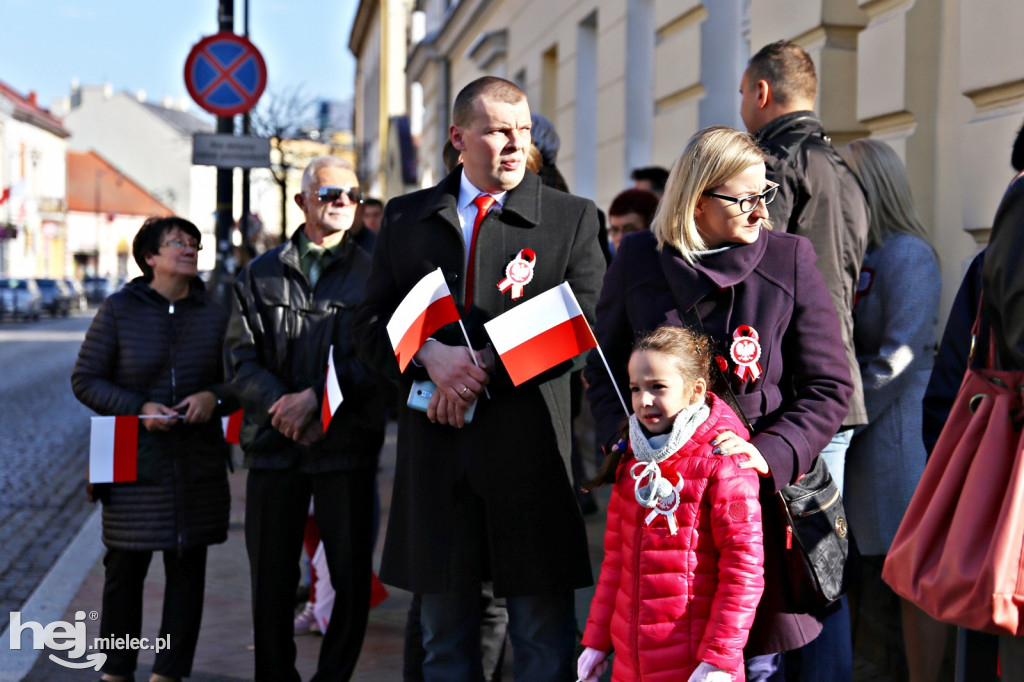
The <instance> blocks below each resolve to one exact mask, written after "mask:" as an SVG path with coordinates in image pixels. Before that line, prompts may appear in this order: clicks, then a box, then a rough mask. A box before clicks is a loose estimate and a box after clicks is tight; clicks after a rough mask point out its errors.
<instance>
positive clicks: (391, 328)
mask: <svg viewBox="0 0 1024 682" xmlns="http://www.w3.org/2000/svg"><path fill="white" fill-rule="evenodd" d="M458 320H459V309H458V308H457V307H456V306H455V300H454V299H453V298H452V292H451V291H450V290H449V289H448V283H447V282H446V281H445V279H444V273H443V272H441V268H438V269H437V270H434V271H433V272H431V273H430V274H428V275H427V276H425V277H424V278H423V279H421V280H420V281H419V282H417V283H416V286H414V287H413V288H412V289H410V290H409V293H408V294H406V295H405V298H403V299H402V302H401V303H399V304H398V307H397V308H396V309H395V312H394V314H393V315H392V316H391V320H390V321H389V322H388V324H387V330H388V337H389V338H390V339H391V346H392V347H393V348H394V349H395V359H396V360H398V368H399V369H400V370H401V371H403V372H404V371H405V368H406V367H408V366H409V363H410V362H411V361H412V358H413V356H414V355H416V351H418V350H419V349H420V346H422V345H423V343H424V342H425V341H426V340H427V339H428V338H430V336H431V335H432V334H433V333H434V332H436V331H437V330H438V329H440V328H441V327H443V326H445V325H446V324H450V323H452V322H457V321H458Z"/></svg>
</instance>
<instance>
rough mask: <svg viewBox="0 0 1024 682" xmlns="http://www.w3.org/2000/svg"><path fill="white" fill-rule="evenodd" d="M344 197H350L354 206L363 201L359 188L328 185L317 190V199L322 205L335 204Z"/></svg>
mask: <svg viewBox="0 0 1024 682" xmlns="http://www.w3.org/2000/svg"><path fill="white" fill-rule="evenodd" d="M342 195H345V196H346V197H348V200H349V201H350V202H351V203H353V204H358V203H361V202H362V201H363V194H362V192H360V191H359V188H358V187H334V186H332V185H327V186H325V187H321V188H320V189H319V190H317V193H316V198H317V200H318V201H319V202H320V203H321V204H333V203H334V202H335V201H337V200H338V199H340V198H341V196H342Z"/></svg>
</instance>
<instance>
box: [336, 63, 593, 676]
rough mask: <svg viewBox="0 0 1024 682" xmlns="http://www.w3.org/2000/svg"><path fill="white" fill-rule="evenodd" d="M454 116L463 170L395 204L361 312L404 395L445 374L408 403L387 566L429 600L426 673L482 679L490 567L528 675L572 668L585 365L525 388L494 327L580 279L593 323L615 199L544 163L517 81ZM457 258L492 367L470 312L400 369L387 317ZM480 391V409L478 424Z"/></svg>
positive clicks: (369, 352) (582, 553) (454, 279)
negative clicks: (523, 275) (522, 281)
mask: <svg viewBox="0 0 1024 682" xmlns="http://www.w3.org/2000/svg"><path fill="white" fill-rule="evenodd" d="M452 121H453V125H452V126H451V129H450V136H451V141H452V144H453V145H454V146H455V148H456V149H457V150H458V151H459V152H460V153H461V154H462V159H463V165H462V166H459V167H457V168H456V169H455V170H454V171H453V172H452V173H451V174H450V175H448V177H446V178H445V179H444V180H442V181H441V182H440V184H438V185H437V186H436V187H433V188H430V189H426V190H421V191H419V192H414V193H412V194H409V195H406V196H403V197H398V198H396V199H392V200H391V201H389V202H388V204H387V207H386V209H385V213H384V221H383V225H382V227H381V232H380V235H379V237H378V241H377V247H376V250H375V252H374V264H373V272H372V274H371V275H370V281H369V283H368V284H367V295H366V299H365V300H364V302H363V304H362V305H361V306H360V308H359V310H358V311H357V315H356V318H357V319H356V330H355V331H356V338H357V345H358V348H359V352H360V355H361V356H362V357H363V358H364V359H365V360H366V361H367V362H368V363H370V364H371V365H372V366H373V367H374V368H375V369H377V370H378V371H380V372H382V373H384V374H386V375H388V376H390V377H391V378H393V379H394V380H395V381H397V382H398V383H399V394H400V395H402V396H404V395H408V393H409V390H410V386H411V385H412V382H413V380H415V379H426V378H428V377H429V378H430V379H432V380H433V381H434V382H435V383H436V384H437V386H438V390H437V391H436V392H435V393H434V395H433V397H432V398H431V402H430V405H429V407H428V409H427V411H426V412H425V413H424V412H420V411H416V410H413V409H410V408H402V409H401V410H400V414H399V432H398V464H397V468H396V472H395V487H394V492H393V496H392V506H391V512H390V520H389V526H388V532H387V537H386V540H385V545H384V557H383V563H382V567H381V579H382V580H384V581H385V582H387V583H389V584H392V585H396V586H398V587H401V588H403V589H406V590H409V591H412V592H417V593H421V594H422V595H423V600H422V622H423V629H424V645H425V648H426V651H427V657H426V661H425V663H424V677H425V679H426V680H468V679H480V677H481V676H482V671H481V663H480V646H479V643H480V626H479V599H480V589H481V588H480V586H481V582H482V581H485V580H491V581H493V584H494V592H495V594H496V595H497V596H499V597H506V598H507V603H508V611H509V633H510V637H511V640H512V648H513V651H514V652H515V657H516V661H515V678H516V679H517V680H531V681H539V682H543V681H544V680H566V679H572V678H573V676H574V675H575V656H574V653H575V652H574V646H575V638H576V628H575V618H574V615H573V590H575V589H576V588H579V587H584V586H587V585H589V584H591V582H592V576H591V571H590V561H589V558H588V552H587V538H586V532H585V528H584V524H583V519H582V516H581V514H580V509H579V505H578V504H577V502H576V497H575V495H574V493H573V490H572V485H571V483H570V481H571V478H570V471H569V456H570V437H569V427H570V413H569V373H570V372H571V371H572V369H573V363H571V362H567V363H563V364H562V365H560V366H558V367H555V368H553V369H551V370H549V371H547V372H545V373H543V374H541V375H540V376H538V377H536V378H534V379H532V380H530V381H527V382H525V383H523V384H522V385H520V386H514V385H513V384H512V382H511V380H510V378H509V376H508V374H507V372H506V371H505V369H504V367H503V365H502V364H501V359H500V358H499V357H496V356H495V354H494V353H493V352H492V351H491V349H490V346H489V344H488V338H487V335H486V333H485V331H484V328H483V323H484V322H487V321H488V320H490V319H493V318H494V317H496V316H497V315H500V314H501V313H502V312H504V311H506V310H509V309H511V308H513V307H515V306H516V305H518V304H521V303H522V302H524V301H527V300H529V299H531V298H532V297H534V296H536V295H538V294H540V293H542V292H544V291H547V290H548V289H551V288H553V287H555V286H558V285H559V284H561V283H562V282H566V281H567V282H569V284H570V286H571V287H572V289H573V291H574V292H575V293H576V297H577V299H578V300H579V303H580V305H581V307H582V309H583V311H584V313H585V314H586V315H587V317H589V318H590V319H593V318H592V315H593V310H594V305H595V303H596V300H597V294H598V290H599V288H600V285H601V275H602V273H603V272H604V267H605V266H604V258H603V256H602V255H601V251H600V247H599V245H598V241H597V230H598V222H597V209H596V207H595V206H594V204H593V202H591V201H589V200H586V199H581V198H579V197H575V196H572V195H569V194H565V193H562V192H558V191H556V190H553V189H550V188H548V187H544V186H543V185H542V184H541V182H540V180H539V178H538V177H537V176H536V175H534V174H533V173H529V172H527V171H526V153H527V151H528V149H529V146H530V126H531V122H530V108H529V104H528V103H527V101H526V96H525V95H524V94H523V92H522V91H521V90H520V89H519V88H518V87H516V86H515V85H514V84H513V83H511V82H509V81H506V80H504V79H501V78H494V77H484V78H481V79H478V80H476V81H474V82H472V83H470V84H469V85H468V86H466V88H464V89H463V90H462V91H461V92H460V93H459V95H458V96H457V97H456V99H455V105H454V110H453V114H452ZM492 200H493V202H494V203H493V205H492V206H490V207H488V204H490V203H491V202H492ZM478 204H479V205H480V208H478ZM488 208H489V209H490V210H489V211H488ZM478 217H479V218H480V220H477V218H478ZM474 236H475V240H474ZM524 249H530V250H532V251H533V252H534V253H535V254H536V257H535V260H534V261H533V277H532V279H531V280H530V281H529V282H528V283H527V284H526V285H525V288H524V290H523V294H522V296H521V297H519V298H517V299H516V300H513V299H512V298H511V294H512V291H509V290H506V291H505V292H503V291H501V290H499V288H498V287H497V286H496V285H497V284H498V282H499V281H500V280H502V279H503V278H504V277H505V276H506V266H507V265H508V264H509V263H510V262H511V261H512V260H513V259H515V258H516V257H517V255H518V254H520V252H522V251H523V250H524ZM439 267H440V268H441V270H442V272H443V273H444V276H445V278H446V280H447V283H448V286H449V289H450V290H451V292H452V295H453V297H454V298H455V302H456V304H457V305H458V306H459V309H460V312H461V314H462V320H463V322H464V323H465V327H466V331H467V333H468V335H469V338H470V341H471V343H472V346H473V348H474V349H475V355H476V359H477V361H478V362H479V363H480V365H481V366H480V367H478V366H476V365H475V364H474V362H473V360H472V357H471V355H470V352H469V351H468V350H467V349H466V347H465V341H464V340H463V337H462V332H461V330H460V327H459V325H458V324H457V323H456V324H451V325H448V326H447V327H445V328H443V329H441V330H440V331H439V332H438V333H436V334H435V335H434V338H433V339H432V340H429V341H427V342H426V343H425V344H424V345H423V347H422V348H420V350H419V352H418V353H417V355H416V356H415V358H414V360H415V361H414V362H413V363H412V364H410V365H409V367H408V368H407V369H406V371H405V372H404V373H402V374H399V370H398V364H397V362H396V361H395V356H394V351H393V349H392V346H391V343H390V341H389V338H388V336H387V333H386V330H385V325H386V324H387V323H388V321H389V320H390V319H391V316H392V314H393V313H394V311H395V309H396V307H397V306H398V304H399V303H400V302H401V301H402V299H403V298H404V297H405V295H406V294H407V293H408V292H409V290H410V289H412V287H413V286H414V285H415V284H416V283H417V282H418V281H419V280H420V279H421V278H422V277H423V276H425V275H426V274H428V273H430V272H431V271H433V270H436V269H437V268H439ZM580 364H582V359H580ZM485 389H486V391H485ZM488 394H489V397H488ZM472 401H477V402H478V404H477V406H476V412H475V415H474V417H473V420H472V422H471V423H466V421H465V412H466V409H467V408H468V407H469V405H470V403H471V402H472Z"/></svg>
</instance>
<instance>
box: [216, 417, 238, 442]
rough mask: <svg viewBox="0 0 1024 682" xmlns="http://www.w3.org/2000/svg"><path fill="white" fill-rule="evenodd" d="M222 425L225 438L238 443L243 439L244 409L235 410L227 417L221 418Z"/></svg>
mask: <svg viewBox="0 0 1024 682" xmlns="http://www.w3.org/2000/svg"><path fill="white" fill-rule="evenodd" d="M220 426H221V428H222V429H224V440H226V441H227V442H229V443H231V444H232V445H238V444H239V442H241V439H242V410H235V411H234V412H232V413H231V414H229V415H228V416H226V417H221V418H220Z"/></svg>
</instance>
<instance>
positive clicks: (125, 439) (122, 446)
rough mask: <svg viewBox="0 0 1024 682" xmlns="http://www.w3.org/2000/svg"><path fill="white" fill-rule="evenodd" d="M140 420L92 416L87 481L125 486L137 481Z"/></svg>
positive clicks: (133, 416) (124, 417)
mask: <svg viewBox="0 0 1024 682" xmlns="http://www.w3.org/2000/svg"><path fill="white" fill-rule="evenodd" d="M138 465H139V418H138V416H136V415H128V416H120V417H93V418H92V428H91V430H90V433H89V482H90V483H124V482H130V481H134V480H136V479H137V478H138Z"/></svg>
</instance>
